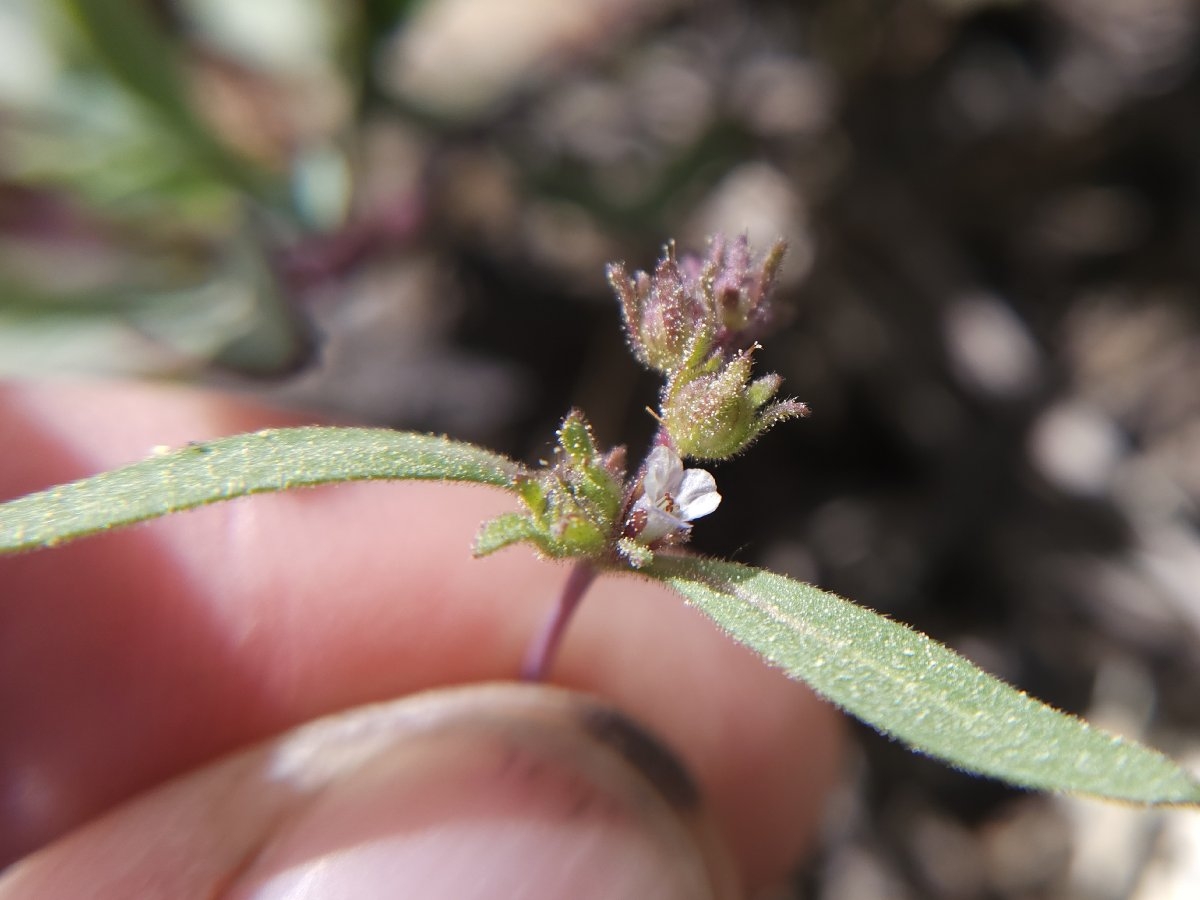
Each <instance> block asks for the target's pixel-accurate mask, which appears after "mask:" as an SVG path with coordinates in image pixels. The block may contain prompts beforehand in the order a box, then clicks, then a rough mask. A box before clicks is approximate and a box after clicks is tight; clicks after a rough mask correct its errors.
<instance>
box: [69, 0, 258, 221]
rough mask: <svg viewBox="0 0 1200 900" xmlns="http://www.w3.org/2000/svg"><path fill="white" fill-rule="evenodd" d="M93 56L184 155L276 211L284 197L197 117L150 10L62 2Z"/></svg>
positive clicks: (106, 1) (119, 3)
mask: <svg viewBox="0 0 1200 900" xmlns="http://www.w3.org/2000/svg"><path fill="white" fill-rule="evenodd" d="M60 2H62V3H63V4H64V6H65V7H66V9H67V11H68V12H69V13H71V15H72V17H73V18H74V19H75V21H76V22H78V23H79V26H80V28H81V29H82V32H83V34H84V35H85V37H86V38H87V40H88V42H89V44H90V46H91V49H92V51H93V52H94V53H95V54H96V56H97V57H98V58H99V60H100V61H101V62H102V63H103V64H104V66H105V67H106V68H107V70H108V71H109V72H110V73H111V74H112V75H113V77H114V78H116V79H117V80H118V81H119V82H120V83H121V84H122V85H124V86H125V88H126V89H127V90H129V91H130V92H131V93H133V94H134V95H136V96H137V97H139V98H141V100H142V101H143V102H144V103H145V104H146V105H147V106H149V107H150V108H151V109H153V110H154V111H155V112H156V113H157V114H158V117H159V119H160V121H161V122H162V123H163V125H165V126H166V127H167V128H168V129H169V130H170V131H171V132H172V133H173V134H174V135H175V136H176V137H177V138H178V139H179V145H180V149H181V150H182V151H183V152H186V153H189V154H191V155H193V156H194V157H195V158H196V159H197V160H198V161H200V162H203V163H204V164H205V165H206V166H207V168H208V169H209V170H210V171H211V172H212V173H213V174H215V175H217V176H218V177H220V178H222V179H223V180H226V181H228V182H230V183H232V184H234V185H236V186H237V187H239V188H241V189H242V190H244V191H247V192H248V193H250V194H254V195H258V196H260V197H262V198H263V199H267V200H271V201H273V202H274V203H276V204H277V205H279V204H280V201H281V200H282V194H281V192H280V191H279V190H278V187H277V186H273V185H271V184H270V183H269V180H268V179H267V178H266V177H264V175H263V174H262V173H261V172H259V171H257V170H256V169H254V168H253V167H252V166H250V165H249V164H248V163H246V162H245V161H244V160H242V159H240V158H239V157H238V156H236V155H235V154H234V153H232V152H231V151H230V150H228V149H227V148H226V147H225V146H224V145H223V144H222V143H221V142H220V141H218V140H217V139H216V138H215V137H214V136H213V135H212V133H211V131H210V130H209V129H208V128H207V127H206V126H205V125H204V124H203V123H202V122H201V121H200V120H199V119H198V118H197V117H196V115H195V113H194V111H193V110H192V106H191V102H190V99H189V97H188V90H187V85H186V83H185V79H184V75H183V71H182V69H181V68H180V66H179V61H178V49H177V48H176V47H175V46H174V45H173V44H172V43H171V42H170V41H169V40H168V39H167V38H166V36H165V35H164V34H163V33H162V31H161V30H160V29H159V28H157V27H156V26H155V23H154V22H153V20H152V19H151V17H150V12H149V9H150V7H149V5H148V4H146V3H142V2H136V0H60Z"/></svg>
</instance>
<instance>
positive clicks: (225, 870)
mask: <svg viewBox="0 0 1200 900" xmlns="http://www.w3.org/2000/svg"><path fill="white" fill-rule="evenodd" d="M732 872H733V867H732V865H731V864H730V862H729V858H728V855H727V853H726V851H725V850H724V848H723V845H722V844H721V843H720V841H719V839H718V838H717V836H716V831H715V828H714V827H713V826H712V824H711V822H710V821H709V819H708V817H707V814H706V813H704V811H703V810H702V808H701V806H700V799H699V796H698V794H697V791H696V788H695V786H694V784H693V783H692V781H691V779H690V777H689V776H688V775H687V773H686V772H685V771H684V770H683V769H682V768H681V767H680V765H679V764H678V763H677V762H676V761H675V759H674V757H672V756H671V755H670V754H669V753H668V752H667V751H666V750H664V749H663V748H662V747H661V746H660V745H658V744H657V743H656V742H655V741H654V740H653V739H652V738H651V737H649V736H648V735H647V734H646V733H645V732H644V731H642V730H641V729H640V728H639V727H638V726H636V725H635V724H633V723H632V722H630V721H629V720H628V719H626V718H624V717H623V716H621V715H620V714H619V713H616V712H614V711H613V710H612V709H610V708H608V707H605V706H602V705H601V704H599V703H598V702H597V701H595V700H593V699H591V698H587V697H585V696H582V695H578V694H571V693H568V692H565V691H561V690H557V689H552V688H547V687H534V686H525V685H512V684H496V685H485V686H479V687H469V688H458V689H448V690H442V691H434V692H430V693H427V694H421V695H417V696H414V697H411V698H409V699H407V700H402V701H396V702H392V703H386V704H379V705H376V706H371V707H364V708H360V709H357V710H352V711H350V712H347V713H342V714H339V715H336V716H332V717H330V718H327V719H323V720H320V721H318V722H314V723H311V724H309V725H306V726H303V727H301V728H299V729H296V730H295V731H292V732H290V733H288V734H286V735H284V736H282V737H280V738H278V739H276V740H274V741H272V742H270V743H268V744H265V745H262V746H260V747H257V748H254V749H251V750H248V751H245V752H243V753H241V754H239V755H237V756H234V757H231V758H228V759H226V760H224V761H222V762H219V763H216V764H214V765H212V766H210V767H208V768H206V769H203V770H200V771H198V772H195V773H192V774H189V775H187V776H185V777H183V778H181V779H178V780H176V781H174V782H171V783H169V784H167V785H165V786H163V787H160V788H158V789H156V790H154V791H152V792H151V793H149V794H146V795H144V796H143V797H141V798H139V799H137V800H134V801H133V802H131V803H129V804H127V805H125V806H123V807H120V808H118V809H117V810H114V811H112V812H110V813H109V814H108V815H106V816H104V817H103V818H101V819H99V820H97V821H95V822H93V823H91V824H90V825H87V826H85V827H84V828H82V829H80V830H79V831H77V832H75V833H74V834H72V835H70V836H68V837H67V838H65V839H63V840H61V841H59V842H57V843H56V844H53V845H51V846H49V847H47V848H45V849H44V850H42V851H40V852H39V853H37V854H34V855H33V856H31V857H28V858H27V859H26V860H24V861H22V862H20V863H18V864H17V865H15V866H13V867H12V868H11V869H9V870H8V872H7V873H5V875H4V876H3V877H0V900H10V898H18V897H20V898H34V897H66V896H89V897H96V898H109V897H111V898H117V897H130V896H138V897H172V898H175V897H210V896H220V897H228V898H237V900H249V898H255V900H260V898H261V900H267V898H269V900H283V898H293V897H306V898H314V897H320V898H327V897H354V898H368V900H369V898H372V897H397V896H399V897H405V896H414V897H422V898H454V900H472V898H484V897H486V898H494V897H505V898H521V900H540V898H555V900H557V898H561V897H573V898H581V900H600V898H606V900H608V898H612V900H617V898H644V897H662V898H674V897H678V898H681V900H682V898H705V897H709V898H714V900H727V898H733V897H737V896H740V892H739V890H738V888H737V886H736V884H735V879H734V877H733V875H732Z"/></svg>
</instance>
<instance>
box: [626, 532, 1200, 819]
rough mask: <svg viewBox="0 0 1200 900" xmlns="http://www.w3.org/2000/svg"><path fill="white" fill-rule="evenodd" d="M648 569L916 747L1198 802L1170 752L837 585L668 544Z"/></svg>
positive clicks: (1195, 787) (1032, 779)
mask: <svg viewBox="0 0 1200 900" xmlns="http://www.w3.org/2000/svg"><path fill="white" fill-rule="evenodd" d="M645 571H646V573H647V574H649V575H651V576H653V577H655V578H658V579H660V580H662V581H664V582H666V583H667V584H669V585H671V586H672V587H673V588H675V589H676V590H677V591H679V592H680V593H681V594H683V595H684V597H686V598H687V599H688V600H689V601H690V602H691V603H692V604H693V605H695V606H697V607H699V608H700V609H701V610H703V611H704V612H705V613H707V614H708V615H709V616H711V617H712V618H713V619H714V620H716V622H717V623H718V624H719V625H720V626H721V627H722V628H724V629H725V630H726V631H727V632H728V633H729V634H730V635H732V636H733V637H734V638H735V639H737V640H738V641H740V642H742V643H744V644H746V645H748V646H750V647H751V648H753V649H754V650H756V651H758V652H759V653H760V654H762V656H764V657H765V658H766V659H767V660H768V661H770V662H772V663H774V664H775V665H777V666H779V667H780V668H782V669H784V670H786V671H787V672H788V673H789V674H791V675H792V676H794V677H795V678H798V679H800V680H802V681H805V682H807V683H808V684H809V685H811V686H812V687H813V688H814V689H815V690H816V691H817V692H818V693H820V694H822V695H824V696H825V697H827V698H828V699H829V700H831V701H833V702H834V703H836V704H837V705H839V706H841V707H843V708H845V709H846V710H847V711H849V712H850V713H853V714H854V715H855V716H857V717H858V718H860V719H862V720H863V721H864V722H867V723H868V724H870V725H872V726H874V727H875V728H877V729H879V730H880V731H882V732H883V733H885V734H888V735H891V736H893V737H895V738H899V739H900V740H901V741H904V742H905V743H907V744H909V745H911V746H912V747H913V748H914V749H916V750H918V751H921V752H923V753H927V754H929V755H930V756H935V757H938V758H940V759H943V760H945V761H947V762H949V763H951V764H952V765H955V766H958V767H960V768H962V769H965V770H967V771H969V772H974V773H977V774H981V775H988V776H991V777H993V778H999V779H1002V780H1004V781H1008V782H1011V783H1013V784H1016V785H1020V786H1022V787H1029V788H1037V789H1041V790H1051V791H1068V792H1071V793H1079V794H1091V795H1094V796H1098V797H1104V798H1107V799H1111V800H1124V801H1128V802H1133V803H1152V804H1197V803H1200V783H1198V782H1197V781H1196V780H1195V779H1194V778H1192V777H1191V776H1189V775H1188V774H1187V773H1186V772H1184V771H1183V770H1182V769H1180V768H1179V767H1178V766H1177V765H1176V764H1175V763H1173V762H1172V761H1171V760H1170V759H1168V758H1167V757H1165V756H1163V755H1162V754H1160V753H1158V752H1156V751H1154V750H1150V749H1148V748H1146V747H1143V746H1140V745H1139V744H1136V743H1133V742H1132V741H1127V740H1123V739H1121V738H1118V737H1114V736H1112V735H1109V734H1106V733H1104V732H1102V731H1099V730H1097V729H1095V728H1092V727H1091V726H1089V725H1088V724H1087V723H1085V722H1083V721H1082V720H1080V719H1077V718H1075V717H1073V716H1070V715H1067V714H1065V713H1061V712H1058V711H1057V710H1054V709H1051V708H1050V707H1049V706H1046V705H1045V704H1043V703H1040V702H1039V701H1037V700H1034V699H1033V698H1031V697H1029V696H1027V695H1025V694H1023V693H1021V692H1020V691H1018V690H1016V689H1014V688H1012V687H1009V686H1008V685H1007V684H1005V683H1004V682H1002V681H1000V680H998V679H996V678H993V677H992V676H990V675H988V674H986V673H985V672H983V671H981V670H980V669H978V668H976V667H975V666H974V665H972V664H971V663H969V662H967V660H965V659H963V658H962V657H961V656H958V655H957V654H955V653H954V652H952V651H951V650H949V649H947V648H946V647H944V646H942V645H941V644H939V643H937V642H936V641H934V640H932V639H930V638H928V637H925V636H924V635H922V634H920V633H919V632H916V631H914V630H912V629H911V628H908V627H906V626H904V625H901V624H898V623H896V622H893V621H891V620H889V619H886V618H884V617H883V616H880V615H878V614H877V613H873V612H871V611H870V610H867V609H863V608H862V607H860V606H856V605H855V604H853V603H850V602H849V601H847V600H843V599H842V598H840V597H837V596H834V595H833V594H828V593H826V592H824V591H820V590H818V589H816V588H814V587H811V586H810V585H806V584H801V583H800V582H797V581H792V580H791V579H789V578H784V577H782V576H780V575H773V574H771V573H769V572H763V571H761V570H758V569H752V568H748V567H746V566H740V565H736V564H733V563H725V562H718V561H715V560H704V559H682V558H677V557H676V558H671V557H665V556H661V555H660V556H658V557H656V559H655V561H654V563H653V564H652V565H651V566H650V567H649V568H648V569H647V570H645Z"/></svg>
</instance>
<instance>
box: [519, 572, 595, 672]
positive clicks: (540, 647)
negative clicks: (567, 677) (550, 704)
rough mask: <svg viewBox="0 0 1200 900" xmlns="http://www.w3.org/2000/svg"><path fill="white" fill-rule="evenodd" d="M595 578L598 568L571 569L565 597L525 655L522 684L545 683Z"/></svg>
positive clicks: (564, 591) (561, 599) (561, 596)
mask: <svg viewBox="0 0 1200 900" xmlns="http://www.w3.org/2000/svg"><path fill="white" fill-rule="evenodd" d="M595 578H596V567H595V566H593V565H592V564H591V563H589V562H584V561H583V560H580V561H579V562H577V563H575V565H574V566H573V567H572V569H571V574H570V575H568V576H567V580H566V583H565V584H564V585H563V589H562V593H561V594H559V596H558V604H557V605H556V606H555V607H554V611H553V612H552V613H550V615H549V616H548V617H547V619H546V621H545V623H543V625H542V629H541V631H539V632H538V635H537V637H536V638H535V639H534V641H533V643H532V644H530V645H529V649H528V650H527V651H526V652H525V661H524V662H522V663H521V680H522V681H543V680H545V678H546V675H547V674H548V673H549V671H550V666H551V665H553V663H554V657H555V656H556V655H557V653H558V647H559V644H561V643H562V636H563V632H565V631H566V630H567V623H568V622H569V621H570V620H571V615H572V614H573V613H574V612H575V610H576V608H577V607H578V606H579V601H580V600H582V599H583V595H584V594H586V593H587V589H588V588H589V587H590V586H591V584H592V582H593V581H594V580H595Z"/></svg>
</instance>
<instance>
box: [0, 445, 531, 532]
mask: <svg viewBox="0 0 1200 900" xmlns="http://www.w3.org/2000/svg"><path fill="white" fill-rule="evenodd" d="M520 471H521V467H520V466H519V465H518V464H517V463H514V462H512V461H511V460H508V459H505V458H504V457H502V456H498V455H496V454H494V453H490V452H488V451H487V450H482V449H480V448H479V447H475V446H472V445H471V444H463V443H459V442H457V441H451V440H449V439H447V438H442V437H434V436H432V435H425V434H410V433H407V432H400V431H388V430H385V429H381V428H320V427H309V428H280V429H268V430H266V431H259V432H255V433H254V434H242V435H238V436H236V437H230V438H222V439H221V440H217V441H213V442H212V443H208V444H191V445H188V446H186V447H182V448H180V449H178V450H174V451H170V452H164V453H162V454H161V455H155V456H152V457H151V458H149V459H146V460H143V461H142V462H139V463H134V464H133V465H131V466H127V467H125V468H123V469H117V470H115V471H113V472H106V473H104V474H103V475H96V476H94V477H92V478H85V479H83V480H82V481H75V482H72V483H70V484H64V485H61V486H59V487H54V488H50V489H48V490H45V491H41V492H39V493H36V494H30V495H29V496H27V497H21V498H20V499H17V500H12V501H10V502H8V503H5V504H3V505H0V553H5V552H12V551H15V550H26V549H32V548H34V547H45V546H51V545H53V544H58V543H61V542H62V541H67V540H70V539H72V538H77V537H82V536H83V535H87V534H94V533H96V532H99V531H106V530H107V529H110V528H115V527H117V526H119V525H129V524H131V523H133V522H140V521H143V520H144V519H151V518H154V517H155V516H162V515H166V514H167V513H172V512H178V511H180V510H185V509H192V508H194V507H197V506H202V505H204V504H206V503H215V502H217V501H218V500H230V499H232V498H234V497H242V496H246V495H247V494H259V493H264V492H268V491H282V490H286V489H287V488H293V487H303V486H306V485H316V484H328V483H330V482H337V481H364V480H368V479H399V478H413V479H424V480H434V481H468V482H474V483H476V484H488V485H494V486H496V487H504V488H511V487H512V486H513V482H514V480H515V478H516V476H517V475H518V474H519V473H520Z"/></svg>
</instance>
